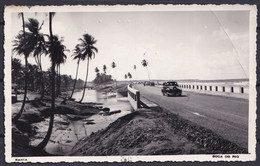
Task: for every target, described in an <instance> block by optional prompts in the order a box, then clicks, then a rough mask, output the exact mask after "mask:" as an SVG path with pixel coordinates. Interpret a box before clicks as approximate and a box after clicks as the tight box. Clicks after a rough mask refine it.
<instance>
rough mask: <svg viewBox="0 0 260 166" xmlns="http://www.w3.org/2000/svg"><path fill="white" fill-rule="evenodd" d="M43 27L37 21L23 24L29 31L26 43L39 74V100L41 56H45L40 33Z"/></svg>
mask: <svg viewBox="0 0 260 166" xmlns="http://www.w3.org/2000/svg"><path fill="white" fill-rule="evenodd" d="M42 25H43V22H42V24H41V25H39V22H38V20H36V19H33V18H29V22H26V23H25V27H26V28H27V29H28V30H29V32H27V33H26V34H27V35H28V42H29V45H30V46H31V47H32V53H33V56H34V58H35V62H36V64H37V65H38V67H39V69H40V73H41V99H42V98H43V97H44V92H45V88H44V79H43V71H42V64H41V55H42V54H47V49H46V44H45V39H44V34H42V33H40V32H39V31H40V30H41V28H42Z"/></svg>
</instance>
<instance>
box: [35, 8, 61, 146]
mask: <svg viewBox="0 0 260 166" xmlns="http://www.w3.org/2000/svg"><path fill="white" fill-rule="evenodd" d="M53 16H54V13H53V12H49V31H50V36H49V40H50V42H49V44H50V45H49V55H50V59H51V90H52V93H51V110H52V111H51V115H50V123H49V127H48V131H47V134H46V136H45V137H44V139H43V140H42V142H40V143H39V145H38V146H37V148H38V149H43V148H44V147H45V146H46V145H47V143H48V141H49V139H50V137H51V133H52V128H53V122H54V109H55V66H56V64H55V63H56V61H55V60H56V57H55V55H56V54H57V53H59V52H60V50H59V49H57V48H59V42H58V41H57V38H56V40H54V38H53V34H52V17H53Z"/></svg>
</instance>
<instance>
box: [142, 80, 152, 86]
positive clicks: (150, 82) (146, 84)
mask: <svg viewBox="0 0 260 166" xmlns="http://www.w3.org/2000/svg"><path fill="white" fill-rule="evenodd" d="M154 85H155V83H154V82H152V81H145V82H144V86H154Z"/></svg>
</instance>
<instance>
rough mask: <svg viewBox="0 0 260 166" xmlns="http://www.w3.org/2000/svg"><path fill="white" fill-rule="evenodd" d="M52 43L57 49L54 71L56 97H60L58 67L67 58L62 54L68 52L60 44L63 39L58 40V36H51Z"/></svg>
mask: <svg viewBox="0 0 260 166" xmlns="http://www.w3.org/2000/svg"><path fill="white" fill-rule="evenodd" d="M53 38H54V41H57V44H56V46H57V47H56V49H57V54H56V55H55V56H56V60H55V64H56V69H57V91H56V96H58V95H60V83H61V82H60V80H61V79H60V65H61V64H63V63H65V60H66V58H67V56H66V55H65V54H64V52H65V51H69V50H67V49H66V46H64V45H63V44H62V42H63V39H62V38H61V39H60V40H59V38H58V36H55V35H54V36H53Z"/></svg>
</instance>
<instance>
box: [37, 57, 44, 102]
mask: <svg viewBox="0 0 260 166" xmlns="http://www.w3.org/2000/svg"><path fill="white" fill-rule="evenodd" d="M37 59H38V60H37V61H38V66H39V68H40V72H41V86H42V87H41V97H40V100H42V99H43V97H44V93H45V86H44V76H43V71H42V65H41V58H39V57H37Z"/></svg>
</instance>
